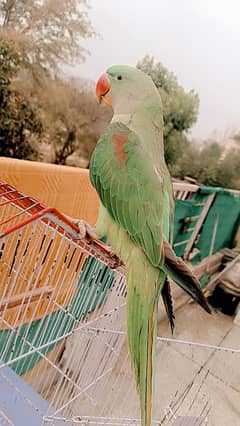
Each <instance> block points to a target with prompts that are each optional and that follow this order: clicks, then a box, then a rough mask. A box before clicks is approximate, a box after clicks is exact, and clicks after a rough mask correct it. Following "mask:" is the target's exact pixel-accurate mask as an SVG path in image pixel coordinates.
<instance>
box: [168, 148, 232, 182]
mask: <svg viewBox="0 0 240 426" xmlns="http://www.w3.org/2000/svg"><path fill="white" fill-rule="evenodd" d="M239 170H240V149H235V150H231V151H229V152H227V153H226V152H224V146H222V145H220V144H218V143H216V142H208V143H206V144H205V146H204V147H198V146H195V145H193V144H189V145H188V146H187V147H186V149H185V151H184V153H183V155H182V157H181V158H180V159H179V160H178V162H177V163H176V164H175V165H174V166H173V168H172V170H171V171H172V173H173V174H174V176H176V177H179V178H180V179H183V178H184V176H191V177H192V178H195V179H196V180H197V181H198V182H200V183H202V184H204V185H209V186H220V187H225V188H235V189H240V177H239Z"/></svg>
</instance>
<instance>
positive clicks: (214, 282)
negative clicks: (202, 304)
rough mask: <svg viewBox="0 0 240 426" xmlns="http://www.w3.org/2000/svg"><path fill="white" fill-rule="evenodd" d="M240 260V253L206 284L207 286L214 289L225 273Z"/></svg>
mask: <svg viewBox="0 0 240 426" xmlns="http://www.w3.org/2000/svg"><path fill="white" fill-rule="evenodd" d="M239 260H240V254H239V255H238V256H237V257H235V259H233V260H232V262H229V263H228V264H227V266H226V268H224V269H223V270H222V271H221V272H219V274H217V275H216V276H215V277H214V278H213V279H212V280H211V281H210V282H209V283H208V285H207V286H206V288H207V289H208V290H211V291H213V290H214V288H215V287H216V285H217V283H218V282H219V280H220V279H221V278H222V277H223V276H224V274H225V273H226V272H227V271H229V269H231V268H232V267H233V265H235V263H237V262H239Z"/></svg>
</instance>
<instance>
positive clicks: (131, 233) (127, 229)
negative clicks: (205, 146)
mask: <svg viewBox="0 0 240 426" xmlns="http://www.w3.org/2000/svg"><path fill="white" fill-rule="evenodd" d="M107 74H108V77H109V79H110V81H111V90H110V95H111V96H112V100H113V104H114V105H113V107H114V108H115V109H114V116H113V119H112V123H111V124H110V126H109V127H108V128H107V130H106V131H105V133H104V134H103V135H102V136H101V137H100V139H99V141H98V143H97V146H96V149H95V151H94V153H93V155H92V158H91V162H90V179H91V182H92V184H93V186H94V187H95V188H96V190H97V192H98V194H99V197H100V199H101V204H100V213H99V217H98V222H97V225H96V230H97V232H98V233H100V234H101V235H104V234H105V235H107V238H108V242H109V243H110V244H111V245H112V247H113V248H114V250H115V251H116V254H117V255H118V256H119V257H120V258H121V259H122V260H123V261H124V262H125V263H126V271H127V333H128V343H129V350H130V354H131V360H132V365H133V370H134V373H135V378H136V384H137V388H138V390H139V394H140V405H141V422H142V426H151V418H152V395H153V377H154V358H155V347H156V335H157V307H158V299H159V295H160V293H162V297H163V301H164V304H165V307H166V312H167V315H168V318H169V321H170V325H171V328H172V329H173V326H174V315H173V307H172V300H171V293H170V286H169V282H168V281H166V275H170V276H171V277H172V278H173V279H174V280H175V281H176V283H177V284H178V285H180V287H181V288H183V289H184V290H185V291H186V292H187V293H188V294H190V295H191V296H192V297H193V298H194V299H195V300H196V301H197V302H198V303H199V304H200V305H201V306H202V307H203V308H204V309H205V310H207V311H208V312H209V308H208V305H207V303H206V301H205V299H204V296H203V294H202V291H201V289H200V286H199V283H198V281H197V279H196V278H195V277H194V276H193V275H192V273H191V271H190V270H189V269H188V268H187V267H186V265H185V264H184V262H183V261H182V260H181V259H179V258H177V256H176V255H175V254H174V252H173V250H172V248H171V246H170V243H171V242H172V231H173V212H174V203H173V191H172V183H171V178H170V175H169V172H168V169H167V167H166V164H165V161H164V154H163V140H162V139H163V132H162V130H163V120H162V106H161V99H160V96H159V93H158V91H157V89H156V87H155V86H154V84H153V82H152V81H151V79H150V78H149V77H148V76H146V75H145V74H143V73H141V72H140V71H139V70H137V69H134V68H131V67H128V66H113V67H111V68H110V69H109V70H108V71H107ZM119 76H120V77H121V78H120V79H119V78H118V77H119ZM124 123H126V124H124Z"/></svg>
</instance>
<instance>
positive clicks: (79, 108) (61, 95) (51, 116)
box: [37, 78, 109, 164]
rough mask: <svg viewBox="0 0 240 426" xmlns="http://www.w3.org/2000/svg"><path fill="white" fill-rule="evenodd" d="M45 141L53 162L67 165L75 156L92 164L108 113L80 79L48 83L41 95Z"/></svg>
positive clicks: (40, 106)
mask: <svg viewBox="0 0 240 426" xmlns="http://www.w3.org/2000/svg"><path fill="white" fill-rule="evenodd" d="M37 99H38V104H39V108H40V110H41V115H42V119H43V123H44V128H45V140H47V141H48V142H49V143H50V144H51V146H52V149H53V162H54V163H55V164H66V161H67V159H68V158H69V157H70V156H71V155H72V154H74V153H77V154H78V155H79V156H80V157H82V158H84V159H86V160H87V161H89V159H90V156H91V153H92V151H93V149H94V147H95V145H96V142H97V139H98V137H99V135H100V133H101V131H102V130H103V127H104V123H107V120H108V119H109V118H108V114H107V111H106V110H105V109H102V108H99V105H97V102H96V99H95V96H94V94H93V91H92V90H91V88H90V89H88V88H86V87H85V86H84V84H83V82H81V81H78V80H70V81H63V80H61V79H58V78H56V79H54V80H53V79H52V80H46V81H45V83H44V86H43V87H41V88H39V90H38V92H37Z"/></svg>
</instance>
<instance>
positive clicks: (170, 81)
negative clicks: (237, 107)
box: [137, 56, 199, 166]
mask: <svg viewBox="0 0 240 426" xmlns="http://www.w3.org/2000/svg"><path fill="white" fill-rule="evenodd" d="M137 67H138V68H139V69H141V70H142V71H144V72H145V73H146V74H148V75H150V76H151V77H152V79H153V81H154V83H155V85H156V87H157V88H158V89H159V91H160V94H161V98H162V102H163V119H164V144H165V157H166V161H167V163H168V165H169V166H173V165H174V163H175V161H176V159H177V158H179V156H181V155H182V153H183V151H184V150H185V148H186V144H187V143H188V142H187V138H186V134H185V133H186V132H187V131H188V130H189V129H190V128H191V126H192V125H193V124H194V123H195V122H196V120H197V114H198V107H199V98H198V95H197V94H196V93H195V92H194V91H193V90H191V91H190V92H188V93H187V92H185V91H184V89H183V88H182V87H181V86H180V85H179V83H178V81H177V79H176V77H175V75H174V74H173V73H171V72H170V71H168V69H167V68H165V67H164V66H163V65H162V64H161V63H155V62H154V58H153V57H150V56H145V57H144V58H143V60H142V61H139V62H138V64H137Z"/></svg>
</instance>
